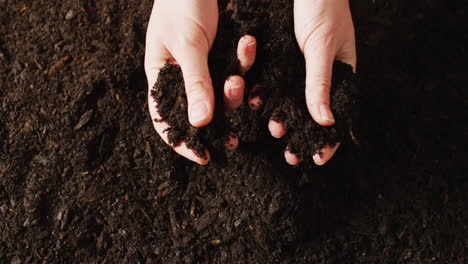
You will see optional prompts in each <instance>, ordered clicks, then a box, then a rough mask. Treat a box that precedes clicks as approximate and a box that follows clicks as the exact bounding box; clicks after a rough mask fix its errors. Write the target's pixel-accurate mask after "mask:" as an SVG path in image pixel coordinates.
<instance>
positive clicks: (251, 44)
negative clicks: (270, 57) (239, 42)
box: [247, 41, 257, 46]
mask: <svg viewBox="0 0 468 264" xmlns="http://www.w3.org/2000/svg"><path fill="white" fill-rule="evenodd" d="M255 44H257V42H256V41H253V42H250V43H249V44H247V46H253V45H255Z"/></svg>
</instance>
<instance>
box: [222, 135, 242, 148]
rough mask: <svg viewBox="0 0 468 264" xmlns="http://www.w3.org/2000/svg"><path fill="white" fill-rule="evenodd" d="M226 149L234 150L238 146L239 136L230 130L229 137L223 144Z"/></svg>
mask: <svg viewBox="0 0 468 264" xmlns="http://www.w3.org/2000/svg"><path fill="white" fill-rule="evenodd" d="M224 146H225V147H226V149H227V150H235V149H236V148H237V147H238V146H239V138H238V137H237V135H236V134H234V133H232V132H230V133H229V139H228V141H227V142H226V143H225V145H224Z"/></svg>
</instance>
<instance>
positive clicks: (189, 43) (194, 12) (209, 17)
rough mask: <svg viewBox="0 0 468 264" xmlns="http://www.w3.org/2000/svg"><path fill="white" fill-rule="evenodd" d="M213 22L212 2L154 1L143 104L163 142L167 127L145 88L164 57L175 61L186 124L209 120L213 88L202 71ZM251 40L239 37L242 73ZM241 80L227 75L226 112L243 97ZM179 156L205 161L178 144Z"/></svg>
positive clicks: (202, 123) (252, 45)
mask: <svg viewBox="0 0 468 264" xmlns="http://www.w3.org/2000/svg"><path fill="white" fill-rule="evenodd" d="M217 26H218V5H217V0H205V1H194V0H190V1H188V0H171V1H169V0H155V1H154V5H153V10H152V13H151V18H150V21H149V24H148V30H147V36H146V54H145V71H146V75H147V78H148V107H149V111H150V114H151V118H152V119H153V125H154V128H155V129H156V131H157V132H158V134H159V135H160V136H161V138H162V139H163V140H164V141H165V142H166V143H167V144H169V141H168V137H167V128H168V127H169V125H168V124H167V123H166V122H164V121H156V120H161V117H160V115H159V113H158V109H157V105H156V104H155V103H154V101H153V99H152V98H151V89H152V87H153V86H154V84H155V83H156V81H157V79H158V73H159V70H160V69H161V68H162V67H164V65H165V63H166V62H167V61H169V62H171V63H177V64H179V65H180V67H181V69H182V74H183V77H184V83H185V91H186V94H187V101H188V116H189V122H190V124H191V125H192V126H194V127H202V126H205V125H207V124H208V123H210V122H211V120H212V118H213V111H214V93H213V86H212V82H211V78H210V72H209V69H208V53H209V50H210V48H211V46H212V44H213V41H214V39H215V36H216V31H217ZM255 52H256V40H255V38H253V37H251V36H244V37H242V38H241V40H240V41H239V45H238V50H237V54H238V59H239V62H240V65H239V66H240V70H241V72H242V73H245V72H246V71H247V70H248V69H249V68H250V67H251V66H252V64H253V62H254V60H255ZM244 86H245V84H244V80H243V78H242V77H240V76H231V77H230V78H228V80H227V81H226V83H225V86H224V101H225V106H226V109H227V110H233V109H235V108H237V107H238V106H240V104H241V103H242V101H243V96H244ZM237 145H238V138H237V137H231V140H230V142H228V143H227V144H226V148H227V149H234V148H236V147H237ZM173 148H174V150H175V151H176V152H177V153H179V154H180V155H182V156H184V157H186V158H188V159H190V160H192V161H195V162H197V163H199V164H202V165H204V164H207V163H208V161H209V157H210V156H209V153H208V151H206V157H207V158H206V159H203V158H201V157H199V156H198V155H197V154H195V152H193V151H192V150H190V149H189V148H187V145H186V144H185V143H184V142H180V144H178V145H177V146H173Z"/></svg>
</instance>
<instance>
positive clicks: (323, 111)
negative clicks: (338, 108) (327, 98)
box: [320, 104, 335, 123]
mask: <svg viewBox="0 0 468 264" xmlns="http://www.w3.org/2000/svg"><path fill="white" fill-rule="evenodd" d="M320 118H322V120H323V121H328V122H331V123H335V118H334V117H333V114H332V112H331V109H330V106H328V105H326V104H322V105H320Z"/></svg>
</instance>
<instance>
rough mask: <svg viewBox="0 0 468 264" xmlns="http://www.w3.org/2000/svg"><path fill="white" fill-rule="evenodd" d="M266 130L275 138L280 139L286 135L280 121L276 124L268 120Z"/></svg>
mask: <svg viewBox="0 0 468 264" xmlns="http://www.w3.org/2000/svg"><path fill="white" fill-rule="evenodd" d="M268 130H270V133H271V135H272V136H273V137H275V138H281V137H283V136H284V135H285V134H286V129H285V128H284V125H283V122H282V121H278V122H277V121H273V120H272V119H270V121H269V122H268Z"/></svg>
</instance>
